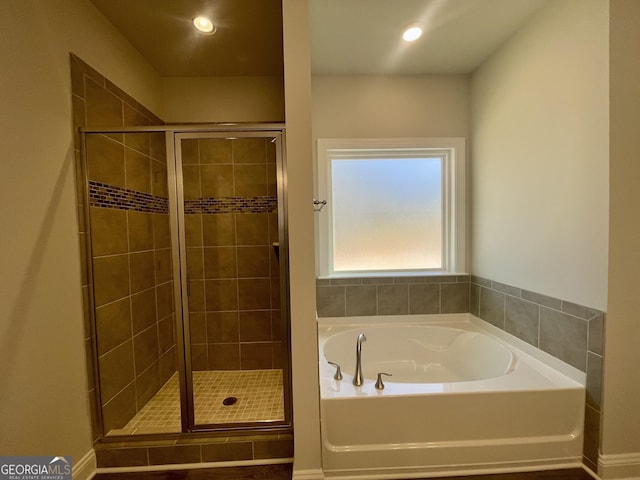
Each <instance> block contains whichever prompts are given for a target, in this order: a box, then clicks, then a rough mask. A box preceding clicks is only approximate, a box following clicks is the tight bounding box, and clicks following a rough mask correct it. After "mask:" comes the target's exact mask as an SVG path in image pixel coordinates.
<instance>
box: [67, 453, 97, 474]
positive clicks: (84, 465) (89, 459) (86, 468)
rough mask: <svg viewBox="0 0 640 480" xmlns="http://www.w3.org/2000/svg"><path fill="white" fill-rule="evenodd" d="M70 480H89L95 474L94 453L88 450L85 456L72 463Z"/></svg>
mask: <svg viewBox="0 0 640 480" xmlns="http://www.w3.org/2000/svg"><path fill="white" fill-rule="evenodd" d="M72 467H73V468H72V473H71V478H72V479H73V480H90V479H91V478H93V477H94V476H95V474H96V467H97V463H96V452H95V451H94V450H93V448H92V449H91V450H89V451H88V452H87V454H86V455H85V456H84V457H82V458H81V459H80V460H78V461H77V462H73V466H72Z"/></svg>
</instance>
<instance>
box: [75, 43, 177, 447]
mask: <svg viewBox="0 0 640 480" xmlns="http://www.w3.org/2000/svg"><path fill="white" fill-rule="evenodd" d="M71 78H72V94H73V96H72V102H73V113H74V117H73V118H74V127H75V128H76V130H77V128H78V127H80V126H86V127H91V128H99V127H102V126H105V127H106V126H109V127H118V126H130V125H131V126H132V125H136V126H139V125H158V124H162V123H163V122H162V121H161V120H160V119H158V118H157V117H155V116H154V115H153V114H152V113H151V112H149V111H148V110H146V109H145V108H144V107H142V106H141V105H140V104H139V103H138V102H136V101H135V100H134V99H133V98H131V97H130V96H128V95H127V94H126V93H124V92H122V91H121V90H120V89H119V88H118V87H117V86H115V85H114V84H112V83H111V82H110V81H109V80H108V79H106V78H105V77H103V76H102V75H101V74H100V73H98V72H96V71H95V70H94V69H92V68H91V67H90V66H89V65H87V64H86V63H84V62H83V61H82V60H80V59H79V58H77V57H76V56H74V55H71ZM79 148H80V142H79V141H78V138H76V172H77V174H78V178H77V185H78V195H77V198H78V202H79V205H78V218H79V224H80V237H81V238H80V240H81V242H80V245H81V247H82V253H83V260H84V259H85V258H86V253H85V247H86V245H87V236H89V238H90V243H91V250H92V255H93V259H92V266H93V277H91V276H90V275H89V274H88V272H89V268H88V265H86V263H85V262H83V276H82V278H83V287H82V288H83V292H84V298H85V319H86V321H85V337H86V346H87V365H88V367H87V370H88V372H89V389H90V391H89V394H90V398H91V400H92V402H91V404H92V405H91V406H92V417H93V419H94V422H93V423H94V425H93V436H94V439H97V438H99V437H100V436H101V435H102V432H101V428H100V426H99V425H98V424H97V422H96V419H97V418H98V415H97V413H96V410H97V409H98V408H99V407H102V414H103V420H104V426H105V430H106V431H109V430H110V429H111V428H119V427H122V426H124V425H125V424H126V423H127V422H128V421H129V419H130V418H131V417H133V415H134V414H135V413H136V411H137V410H138V409H139V408H141V407H142V405H144V403H145V402H146V401H147V400H148V399H149V398H150V397H151V396H153V394H154V393H155V392H156V391H157V390H158V389H159V388H160V387H161V386H162V384H163V383H164V381H165V380H166V379H167V378H168V377H169V376H170V375H171V374H172V373H173V372H175V371H176V359H175V351H176V347H175V341H174V327H173V325H174V316H173V300H172V299H173V296H172V278H171V276H172V273H171V268H170V266H171V238H170V232H169V215H168V200H167V172H166V158H165V157H166V148H165V142H164V134H162V133H154V134H150V133H135V134H111V135H108V136H106V135H97V134H89V135H87V138H86V150H87V165H88V177H89V181H90V182H89V185H86V181H85V178H84V177H85V170H84V165H83V163H82V161H81V154H80V150H79ZM85 188H89V192H88V193H89V202H90V205H89V209H90V212H89V214H90V224H89V225H87V224H85V222H84V219H85V209H86V207H87V205H85V193H86V192H85ZM92 282H93V283H92ZM92 290H93V292H94V300H95V305H93V306H94V307H95V320H96V323H95V325H96V328H95V329H94V325H93V322H92V321H91V313H90V308H91V302H90V299H89V293H90V292H91V291H92ZM94 342H95V345H97V349H98V352H97V355H98V357H99V366H100V372H101V374H100V377H99V378H100V380H99V381H100V391H101V394H102V398H101V399H99V398H97V389H96V382H97V381H98V379H97V378H96V377H95V375H93V373H94V366H93V360H92V359H93V358H94V356H95V352H94V351H93V348H94Z"/></svg>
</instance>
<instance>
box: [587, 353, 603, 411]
mask: <svg viewBox="0 0 640 480" xmlns="http://www.w3.org/2000/svg"><path fill="white" fill-rule="evenodd" d="M601 398H602V357H601V356H600V355H597V354H595V353H593V352H588V353H587V405H588V406H590V407H592V408H594V409H596V410H598V411H600V408H601Z"/></svg>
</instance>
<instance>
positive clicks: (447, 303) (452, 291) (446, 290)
mask: <svg viewBox="0 0 640 480" xmlns="http://www.w3.org/2000/svg"><path fill="white" fill-rule="evenodd" d="M469 291H470V290H469V284H468V283H445V284H442V285H440V312H441V313H465V312H468V311H469Z"/></svg>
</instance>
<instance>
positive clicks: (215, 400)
mask: <svg viewBox="0 0 640 480" xmlns="http://www.w3.org/2000/svg"><path fill="white" fill-rule="evenodd" d="M230 397H234V398H236V399H237V401H236V402H235V403H233V404H231V405H225V404H224V403H223V401H224V400H225V399H228V398H230ZM193 402H194V410H195V420H196V421H195V423H196V425H199V424H211V423H251V422H277V421H282V420H284V398H283V394H282V370H245V371H238V370H233V371H213V372H193ZM225 403H228V402H225ZM180 431H181V423H180V388H179V382H178V374H177V373H175V374H174V375H173V376H172V377H171V378H170V379H169V380H168V381H167V383H165V384H164V386H163V387H162V388H161V389H160V390H159V391H158V393H156V394H155V395H154V396H153V398H151V400H149V402H148V403H147V404H146V405H145V406H144V407H142V409H141V410H140V411H139V412H138V413H137V414H136V416H135V417H133V418H132V419H131V421H130V422H129V423H128V424H127V425H126V426H125V427H124V428H121V429H117V430H111V431H110V432H109V435H139V434H151V433H171V432H180Z"/></svg>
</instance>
